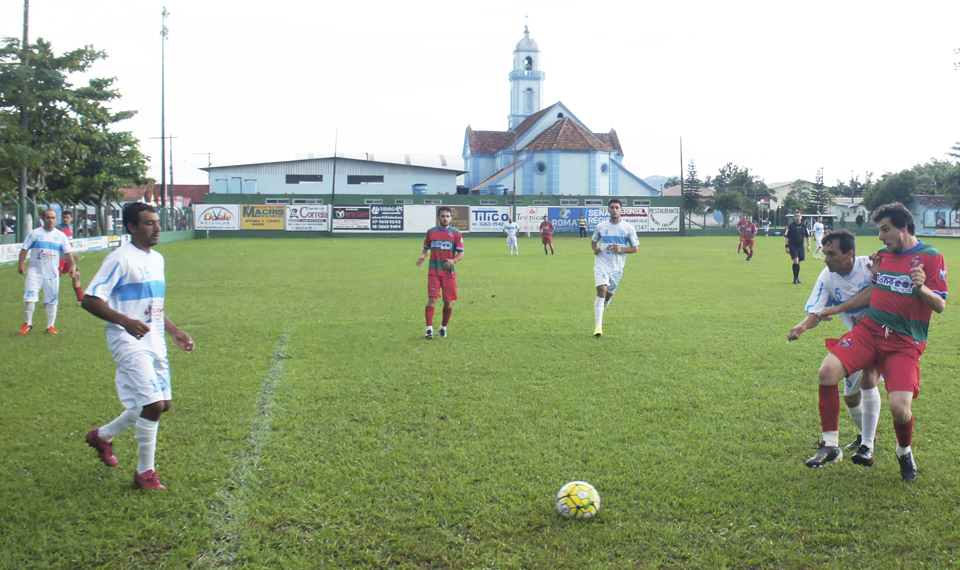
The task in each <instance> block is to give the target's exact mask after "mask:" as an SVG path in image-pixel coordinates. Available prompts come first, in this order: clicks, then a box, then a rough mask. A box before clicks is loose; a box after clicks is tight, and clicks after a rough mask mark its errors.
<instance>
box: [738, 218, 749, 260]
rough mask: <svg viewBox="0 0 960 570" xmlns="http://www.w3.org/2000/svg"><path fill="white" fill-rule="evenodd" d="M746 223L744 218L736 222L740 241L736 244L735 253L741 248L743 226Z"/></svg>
mask: <svg viewBox="0 0 960 570" xmlns="http://www.w3.org/2000/svg"><path fill="white" fill-rule="evenodd" d="M745 225H747V220H746V218H744V219H742V220H740V221H739V222H737V231H738V232H739V233H740V243H738V244H737V253H740V252H741V251H742V250H743V226H745Z"/></svg>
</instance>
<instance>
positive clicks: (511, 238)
mask: <svg viewBox="0 0 960 570" xmlns="http://www.w3.org/2000/svg"><path fill="white" fill-rule="evenodd" d="M507 245H508V246H514V245H517V236H507Z"/></svg>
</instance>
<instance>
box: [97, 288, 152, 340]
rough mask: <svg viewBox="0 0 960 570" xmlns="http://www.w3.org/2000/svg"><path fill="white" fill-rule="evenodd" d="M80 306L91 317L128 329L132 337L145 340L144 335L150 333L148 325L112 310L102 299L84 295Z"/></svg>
mask: <svg viewBox="0 0 960 570" xmlns="http://www.w3.org/2000/svg"><path fill="white" fill-rule="evenodd" d="M80 305H81V306H82V307H83V308H84V310H86V311H87V312H89V313H90V314H91V315H93V316H95V317H97V318H100V319H103V320H105V321H108V322H111V323H114V324H117V325H120V326H121V327H123V328H124V329H126V331H127V332H128V333H130V335H131V336H133V337H136V338H137V339H141V338H143V335H145V334H147V333H148V332H150V327H149V326H148V325H147V323H145V322H143V321H141V320H138V319H131V318H129V317H126V316H124V315H122V314H120V313H118V312H117V311H114V310H113V309H111V308H110V305H108V304H107V302H106V301H104V300H103V299H101V298H100V297H94V296H92V295H84V296H83V301H81V303H80Z"/></svg>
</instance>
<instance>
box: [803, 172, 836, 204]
mask: <svg viewBox="0 0 960 570" xmlns="http://www.w3.org/2000/svg"><path fill="white" fill-rule="evenodd" d="M809 196H810V197H809V201H808V202H807V212H808V213H810V214H826V213H827V206H828V205H829V203H830V195H829V194H828V193H827V187H826V185H824V183H823V169H822V168H821V169H820V170H817V177H816V178H815V179H814V182H813V189H812V190H810V195H809Z"/></svg>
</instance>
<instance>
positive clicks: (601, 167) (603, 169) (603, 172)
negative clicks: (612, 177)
mask: <svg viewBox="0 0 960 570" xmlns="http://www.w3.org/2000/svg"><path fill="white" fill-rule="evenodd" d="M606 173H607V165H606V163H604V164H601V165H600V174H606Z"/></svg>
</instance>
